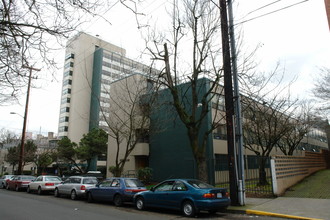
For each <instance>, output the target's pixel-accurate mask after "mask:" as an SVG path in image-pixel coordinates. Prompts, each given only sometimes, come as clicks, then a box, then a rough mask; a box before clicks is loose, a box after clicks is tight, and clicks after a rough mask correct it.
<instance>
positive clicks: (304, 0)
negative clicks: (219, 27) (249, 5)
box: [234, 0, 309, 26]
mask: <svg viewBox="0 0 330 220" xmlns="http://www.w3.org/2000/svg"><path fill="white" fill-rule="evenodd" d="M279 1H281V0H279ZM307 1H309V0H303V1H300V2H297V3H294V4H291V5H288V6H285V7H283V8H280V9H277V10H274V11H271V12H268V13H265V14H262V15H259V16H256V17H254V18H250V19H247V20H244V21H241V22H238V23H236V24H234V25H235V26H236V25H239V24H243V23H246V22H249V21H252V20H255V19H258V18H261V17H264V16H267V15H270V14H274V13H276V12H279V11H282V10H285V9H288V8H291V7H293V6H296V5H299V4H302V3H305V2H307ZM277 2H278V1H277ZM274 3H276V2H273V3H270V4H274ZM266 6H267V5H265V6H263V7H261V8H264V7H266ZM261 8H259V9H261ZM259 9H256V10H254V11H257V10H259ZM252 12H253V11H252ZM252 12H249V14H250V13H252Z"/></svg>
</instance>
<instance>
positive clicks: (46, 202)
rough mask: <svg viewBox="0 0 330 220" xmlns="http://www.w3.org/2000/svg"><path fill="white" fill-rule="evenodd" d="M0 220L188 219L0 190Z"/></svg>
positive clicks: (229, 219) (230, 218)
mask: <svg viewBox="0 0 330 220" xmlns="http://www.w3.org/2000/svg"><path fill="white" fill-rule="evenodd" d="M198 218H199V219H224V220H234V219H241V220H245V219H258V220H260V219H261V220H263V219H264V220H274V219H277V220H278V218H275V217H268V216H256V215H248V214H235V213H216V214H214V215H210V214H208V213H201V214H200V215H199V216H198ZM0 219H1V220H30V219H31V220H45V219H47V220H58V219H61V220H85V219H86V220H96V219H107V220H127V219H134V220H151V219H160V220H161V219H189V218H185V217H183V216H182V215H181V213H180V212H177V211H167V210H156V209H153V210H147V211H138V210H136V209H135V208H134V207H133V205H132V204H127V205H125V206H123V207H115V206H114V205H112V204H108V203H87V202H86V201H85V200H78V201H72V200H71V199H69V198H65V197H62V198H56V197H54V196H53V195H41V196H39V195H36V194H28V193H26V192H15V191H8V190H4V189H0Z"/></svg>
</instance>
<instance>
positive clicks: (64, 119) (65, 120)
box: [60, 116, 69, 123]
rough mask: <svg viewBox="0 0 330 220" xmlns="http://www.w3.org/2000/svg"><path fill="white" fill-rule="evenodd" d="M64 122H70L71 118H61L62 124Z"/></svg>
mask: <svg viewBox="0 0 330 220" xmlns="http://www.w3.org/2000/svg"><path fill="white" fill-rule="evenodd" d="M62 122H69V117H68V116H64V117H61V118H60V123H62Z"/></svg>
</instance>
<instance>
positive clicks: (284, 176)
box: [272, 151, 329, 195]
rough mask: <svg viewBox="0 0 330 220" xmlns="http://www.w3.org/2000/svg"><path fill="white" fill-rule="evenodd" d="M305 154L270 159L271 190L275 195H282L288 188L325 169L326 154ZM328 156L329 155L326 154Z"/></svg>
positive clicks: (324, 152)
mask: <svg viewBox="0 0 330 220" xmlns="http://www.w3.org/2000/svg"><path fill="white" fill-rule="evenodd" d="M326 152H327V153H329V152H328V151H322V152H321V153H315V152H305V155H304V156H274V157H272V160H273V163H272V164H274V165H273V166H274V168H273V170H274V171H275V175H274V174H273V188H274V194H275V195H281V194H283V193H284V192H285V191H286V190H287V189H288V188H289V187H291V186H292V185H294V184H296V183H298V182H299V181H301V180H302V179H304V178H305V177H307V176H309V175H311V174H313V173H314V172H316V171H319V170H322V169H326V168H327V163H326V161H327V160H326V154H327V153H326ZM328 155H329V154H328Z"/></svg>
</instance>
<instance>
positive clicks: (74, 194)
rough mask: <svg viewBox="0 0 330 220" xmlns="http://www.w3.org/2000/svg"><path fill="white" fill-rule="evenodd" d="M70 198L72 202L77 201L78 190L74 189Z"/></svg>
mask: <svg viewBox="0 0 330 220" xmlns="http://www.w3.org/2000/svg"><path fill="white" fill-rule="evenodd" d="M70 197H71V199H72V200H76V199H77V193H76V190H74V189H73V190H72V191H71V195H70Z"/></svg>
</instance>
